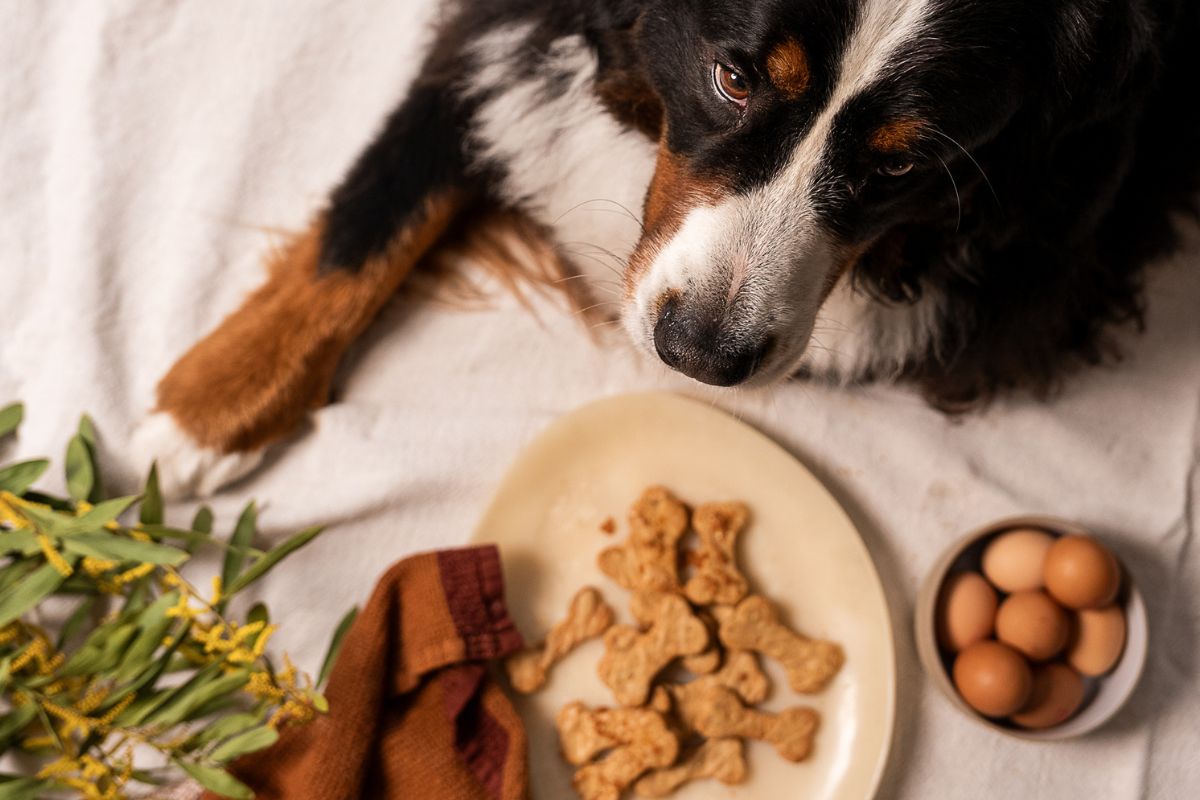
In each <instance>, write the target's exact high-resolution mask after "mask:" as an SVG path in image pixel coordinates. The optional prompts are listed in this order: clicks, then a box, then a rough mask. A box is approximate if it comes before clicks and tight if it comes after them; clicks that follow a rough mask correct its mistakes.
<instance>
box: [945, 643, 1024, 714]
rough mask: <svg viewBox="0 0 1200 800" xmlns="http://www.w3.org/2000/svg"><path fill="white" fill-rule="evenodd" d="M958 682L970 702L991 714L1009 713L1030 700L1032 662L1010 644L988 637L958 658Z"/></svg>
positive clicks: (974, 707)
mask: <svg viewBox="0 0 1200 800" xmlns="http://www.w3.org/2000/svg"><path fill="white" fill-rule="evenodd" d="M954 685H955V686H956V687H958V693H959V694H960V695H961V696H962V699H963V700H966V701H967V705H969V706H971V708H973V709H975V710H976V711H978V712H979V713H980V714H983V715H984V716H988V717H1007V716H1008V715H1009V714H1012V713H1014V712H1015V711H1018V710H1020V709H1021V707H1022V706H1024V705H1025V703H1026V702H1027V701H1028V700H1029V692H1030V690H1031V688H1032V686H1033V675H1032V674H1031V673H1030V671H1029V664H1028V663H1026V661H1025V659H1023V658H1021V655H1020V654H1019V653H1018V652H1017V651H1016V650H1013V649H1012V648H1011V647H1009V646H1008V645H1006V644H1001V643H1000V642H995V641H992V640H991V639H985V640H983V641H982V642H976V643H975V644H973V645H971V646H970V647H967V648H966V649H965V650H963V651H962V652H961V653H959V654H958V658H956V659H954Z"/></svg>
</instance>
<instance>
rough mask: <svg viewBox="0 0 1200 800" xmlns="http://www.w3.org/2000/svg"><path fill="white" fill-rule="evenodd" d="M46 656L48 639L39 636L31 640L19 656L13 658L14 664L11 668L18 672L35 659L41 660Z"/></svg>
mask: <svg viewBox="0 0 1200 800" xmlns="http://www.w3.org/2000/svg"><path fill="white" fill-rule="evenodd" d="M45 658H46V640H45V639H43V638H42V637H40V636H39V637H37V638H36V639H34V640H33V641H32V642H30V643H29V644H28V645H27V646H26V647H25V649H24V650H22V651H21V655H19V656H17V657H16V658H14V659H13V660H12V664H11V665H10V666H9V669H11V670H12V671H13V672H17V671H19V670H22V669H24V668H25V667H26V666H27V665H29V664H30V663H32V662H33V661H35V660H37V661H39V662H41V661H43V660H44V659H45Z"/></svg>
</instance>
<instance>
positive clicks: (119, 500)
mask: <svg viewBox="0 0 1200 800" xmlns="http://www.w3.org/2000/svg"><path fill="white" fill-rule="evenodd" d="M137 499H138V496H137V495H136V494H135V495H130V496H129V497H114V498H113V499H112V500H105V501H104V502H103V503H97V504H96V505H95V506H94V507H93V508H92V510H91V511H89V512H87V513H86V514H84V515H83V516H81V517H80V518H79V519H78V520H76V521H75V523H74V524H73V525H68V527H67V530H66V532H65V533H64V535H70V533H72V532H77V531H91V530H96V529H98V528H103V527H104V526H105V525H107V524H108V523H110V522H115V521H116V519H117V517H119V516H121V514H123V513H125V509H127V508H129V507H130V506H131V505H133V504H134V502H136V501H137Z"/></svg>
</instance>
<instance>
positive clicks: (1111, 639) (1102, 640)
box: [1067, 605, 1125, 678]
mask: <svg viewBox="0 0 1200 800" xmlns="http://www.w3.org/2000/svg"><path fill="white" fill-rule="evenodd" d="M1124 649H1125V612H1124V611H1122V610H1121V608H1120V607H1119V606H1116V605H1111V606H1105V607H1104V608H1095V609H1092V608H1087V609H1084V610H1082V611H1076V612H1075V633H1074V635H1073V636H1072V637H1071V643H1070V645H1069V646H1068V647H1067V663H1068V664H1070V665H1071V666H1072V667H1074V668H1075V669H1077V670H1079V672H1081V673H1082V674H1084V675H1087V676H1088V677H1091V678H1095V677H1097V676H1099V675H1103V674H1104V673H1106V672H1108V671H1109V670H1110V669H1112V668H1113V666H1115V665H1116V663H1117V659H1119V658H1120V657H1121V651H1122V650H1124Z"/></svg>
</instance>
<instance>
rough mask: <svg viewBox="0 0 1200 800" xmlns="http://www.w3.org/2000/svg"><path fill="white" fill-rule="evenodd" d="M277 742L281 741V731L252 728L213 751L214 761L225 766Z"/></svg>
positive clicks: (266, 726) (262, 727) (265, 727)
mask: <svg viewBox="0 0 1200 800" xmlns="http://www.w3.org/2000/svg"><path fill="white" fill-rule="evenodd" d="M277 741H279V731H277V730H275V729H274V728H272V727H271V726H270V725H262V726H260V727H257V728H251V729H250V730H248V731H245V732H243V733H239V734H238V735H237V736H234V737H233V738H231V739H229V740H228V741H225V742H222V743H221V744H220V745H219V746H218V747H217V749H216V750H213V751H212V759H213V761H219V762H221V763H222V764H224V763H226V762H229V761H233V760H234V759H235V758H237V757H238V756H244V755H246V753H254V752H257V751H258V750H264V749H266V748H268V747H270V746H271V745H273V744H275V742H277Z"/></svg>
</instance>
